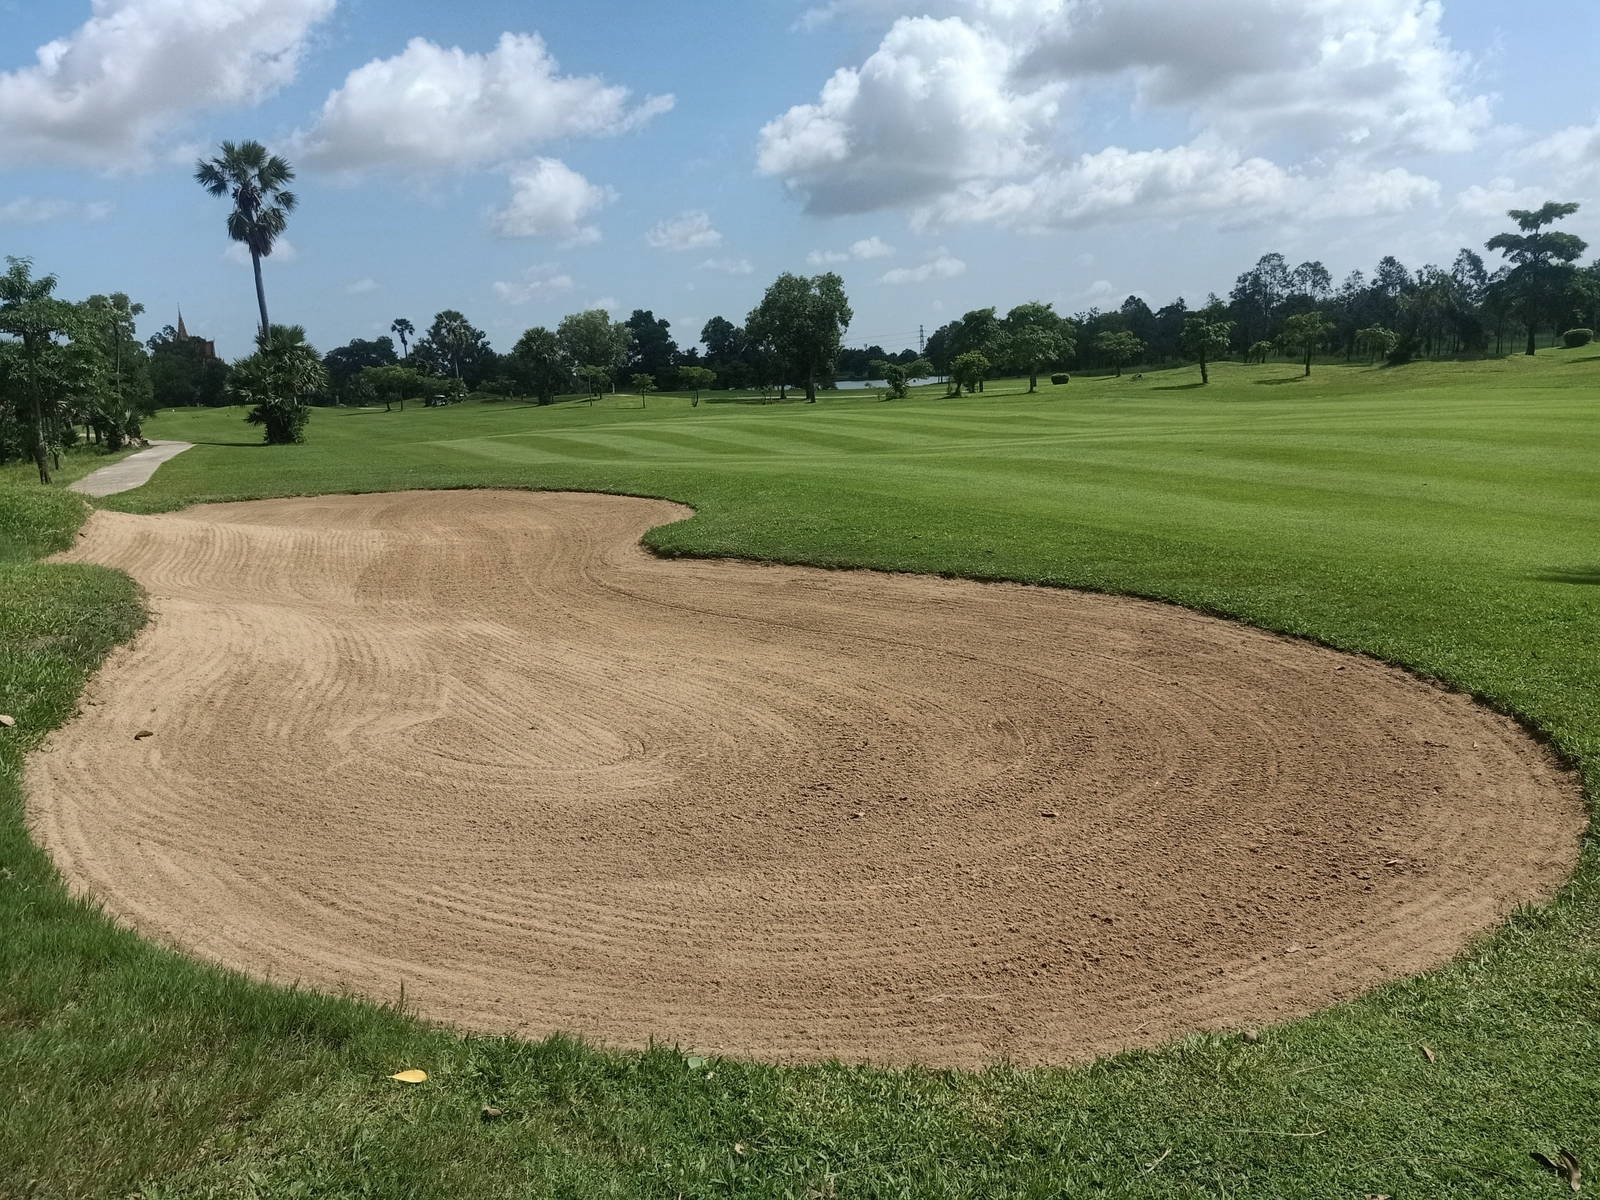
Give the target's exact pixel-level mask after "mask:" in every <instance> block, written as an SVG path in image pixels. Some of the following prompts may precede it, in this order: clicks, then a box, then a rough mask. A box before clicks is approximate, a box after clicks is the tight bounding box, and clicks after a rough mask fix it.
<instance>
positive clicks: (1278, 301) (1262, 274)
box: [1186, 253, 1294, 374]
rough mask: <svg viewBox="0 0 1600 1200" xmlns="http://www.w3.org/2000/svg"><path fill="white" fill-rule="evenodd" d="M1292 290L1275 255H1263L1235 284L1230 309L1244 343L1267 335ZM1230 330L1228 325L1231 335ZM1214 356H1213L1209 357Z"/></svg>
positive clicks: (1285, 270) (1289, 277)
mask: <svg viewBox="0 0 1600 1200" xmlns="http://www.w3.org/2000/svg"><path fill="white" fill-rule="evenodd" d="M1293 288H1294V277H1293V275H1292V273H1291V272H1290V270H1289V264H1288V261H1287V260H1286V259H1285V258H1284V257H1283V255H1281V254H1276V253H1274V254H1263V255H1262V256H1261V258H1260V259H1259V260H1258V261H1257V262H1256V265H1255V266H1253V267H1251V268H1250V270H1248V271H1246V272H1245V273H1244V274H1242V275H1240V276H1239V278H1238V279H1236V280H1235V281H1234V284H1233V291H1231V292H1230V293H1228V302H1229V308H1230V310H1231V311H1232V313H1233V315H1234V318H1235V320H1236V321H1237V323H1238V325H1239V327H1240V331H1241V332H1242V333H1243V335H1244V340H1245V341H1246V342H1253V341H1256V340H1258V339H1260V338H1264V337H1266V336H1267V334H1268V332H1269V331H1270V330H1271V329H1272V326H1273V324H1274V323H1275V322H1276V320H1277V315H1278V308H1279V306H1281V305H1282V304H1283V302H1284V300H1285V299H1286V298H1287V297H1288V296H1289V294H1290V292H1291V291H1292V290H1293ZM1231 331H1232V325H1231V323H1230V333H1231ZM1224 349H1226V348H1224ZM1221 352H1222V351H1217V352H1215V353H1221ZM1186 353H1188V354H1189V356H1190V357H1191V358H1192V357H1194V353H1193V351H1192V350H1189V351H1186ZM1214 356H1215V354H1213V355H1212V357H1214ZM1202 374H1204V371H1203V370H1202Z"/></svg>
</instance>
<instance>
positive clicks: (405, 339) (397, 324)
mask: <svg viewBox="0 0 1600 1200" xmlns="http://www.w3.org/2000/svg"><path fill="white" fill-rule="evenodd" d="M389 332H390V333H393V334H394V335H396V336H397V337H398V338H399V339H400V357H401V358H406V357H408V356H409V355H410V354H411V335H412V334H414V333H416V332H417V327H416V326H415V325H413V324H412V323H411V322H410V321H408V320H406V319H405V318H404V317H396V318H395V320H394V324H393V325H391V326H389Z"/></svg>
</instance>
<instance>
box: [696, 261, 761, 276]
mask: <svg viewBox="0 0 1600 1200" xmlns="http://www.w3.org/2000/svg"><path fill="white" fill-rule="evenodd" d="M755 269H756V266H755V264H754V263H753V262H751V261H750V260H749V259H748V258H708V259H706V260H705V261H704V262H702V263H700V265H699V266H697V267H696V268H695V270H697V271H716V272H719V273H720V274H723V275H753V274H755Z"/></svg>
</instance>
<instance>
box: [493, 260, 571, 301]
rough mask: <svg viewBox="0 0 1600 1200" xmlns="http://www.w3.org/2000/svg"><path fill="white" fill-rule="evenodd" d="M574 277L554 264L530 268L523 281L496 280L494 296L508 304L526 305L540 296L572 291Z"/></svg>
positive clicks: (524, 273) (525, 272) (524, 274)
mask: <svg viewBox="0 0 1600 1200" xmlns="http://www.w3.org/2000/svg"><path fill="white" fill-rule="evenodd" d="M572 287H573V283H572V276H571V275H568V274H567V273H566V272H564V271H563V270H561V268H560V267H558V266H556V265H555V264H554V263H542V264H540V265H539V266H535V267H529V268H528V269H527V270H526V271H524V272H523V273H522V278H521V279H513V280H496V281H495V283H494V294H495V295H496V296H498V297H500V299H501V300H503V301H504V302H505V303H507V304H526V303H528V301H530V300H533V299H536V298H537V297H539V296H547V295H552V294H555V293H558V292H570V291H571V290H572Z"/></svg>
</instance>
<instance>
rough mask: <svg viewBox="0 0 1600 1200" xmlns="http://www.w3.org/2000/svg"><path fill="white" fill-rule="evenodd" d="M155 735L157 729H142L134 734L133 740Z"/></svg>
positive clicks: (142, 739)
mask: <svg viewBox="0 0 1600 1200" xmlns="http://www.w3.org/2000/svg"><path fill="white" fill-rule="evenodd" d="M155 735H156V731H155V730H154V729H141V730H139V732H138V733H136V734H134V735H133V740H134V741H136V742H142V741H144V739H145V738H147V737H155Z"/></svg>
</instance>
